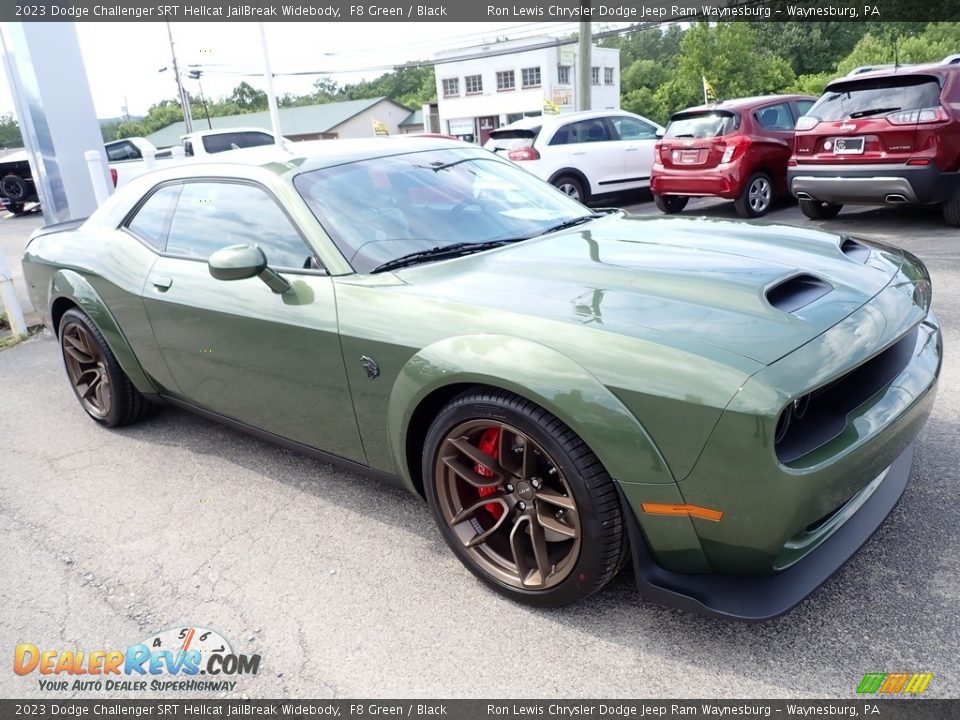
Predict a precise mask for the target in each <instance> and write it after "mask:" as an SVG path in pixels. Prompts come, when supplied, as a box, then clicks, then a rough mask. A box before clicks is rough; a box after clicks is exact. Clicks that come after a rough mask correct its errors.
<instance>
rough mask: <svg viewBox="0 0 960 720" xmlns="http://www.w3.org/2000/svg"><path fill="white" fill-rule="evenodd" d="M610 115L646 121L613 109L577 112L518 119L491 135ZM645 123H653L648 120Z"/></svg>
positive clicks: (627, 112) (550, 126)
mask: <svg viewBox="0 0 960 720" xmlns="http://www.w3.org/2000/svg"><path fill="white" fill-rule="evenodd" d="M611 115H626V116H628V117H639V118H641V119H643V120H646V118H642V116H640V115H637V114H636V113H632V112H629V111H627V110H615V109H613V108H608V109H606V110H579V111H577V112H568V113H559V114H557V115H536V116H534V117H525V118H520V119H519V120H515V121H514V122H512V123H508V124H506V125H501V126H500V127H498V128H497V129H496V130H493V131H492V132H491V134H492V133H495V132H497V130H533V129H536V128H538V127H543V128H547V129H550V128H553V127H554V126H556V125H561V124H566V123H568V122H575V121H577V120H589V119H591V118H599V117H609V116H611ZM647 122H653V121H652V120H648V121H647ZM657 124H659V123H657Z"/></svg>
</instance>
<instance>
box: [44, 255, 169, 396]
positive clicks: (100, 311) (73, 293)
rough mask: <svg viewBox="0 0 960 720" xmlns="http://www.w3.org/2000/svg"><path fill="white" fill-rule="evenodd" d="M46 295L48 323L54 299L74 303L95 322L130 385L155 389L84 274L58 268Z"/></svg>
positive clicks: (146, 391) (148, 392)
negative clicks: (48, 298)
mask: <svg viewBox="0 0 960 720" xmlns="http://www.w3.org/2000/svg"><path fill="white" fill-rule="evenodd" d="M49 297H50V298H51V300H50V311H51V326H52V320H53V314H52V311H53V307H54V305H55V304H56V302H57V301H58V300H60V299H66V300H69V301H70V302H72V303H74V304H75V305H77V306H78V307H79V308H80V309H81V310H83V312H84V313H85V314H86V315H87V317H89V318H90V320H91V321H92V322H93V324H94V325H96V326H97V329H98V330H99V331H100V333H101V334H102V335H103V337H104V339H105V340H106V341H107V345H108V346H109V347H110V350H111V352H113V354H114V356H115V357H116V358H117V362H118V363H120V367H121V369H122V370H123V371H124V372H125V373H126V374H127V377H128V378H129V379H130V382H131V383H133V386H134V387H135V388H136V389H137V390H138V391H139V392H141V393H143V394H144V395H155V394H156V393H157V388H156V387H155V386H154V384H153V381H152V380H150V378H149V376H148V375H147V373H146V372H144V370H143V368H142V367H141V365H140V361H139V360H137V356H136V355H135V354H134V352H133V348H131V347H130V343H128V342H127V338H126V337H125V336H124V334H123V332H122V331H121V330H120V326H119V325H118V324H117V321H116V319H114V317H113V314H112V313H111V312H110V310H109V308H107V304H106V303H105V302H104V301H103V298H101V297H100V294H99V293H98V292H97V291H96V290H95V289H94V287H93V286H92V285H91V284H90V283H89V282H88V281H87V279H86V278H84V277H83V276H82V275H81V274H80V273H78V272H75V271H73V270H58V271H57V272H56V273H54V274H53V277H52V278H51V282H50V294H49Z"/></svg>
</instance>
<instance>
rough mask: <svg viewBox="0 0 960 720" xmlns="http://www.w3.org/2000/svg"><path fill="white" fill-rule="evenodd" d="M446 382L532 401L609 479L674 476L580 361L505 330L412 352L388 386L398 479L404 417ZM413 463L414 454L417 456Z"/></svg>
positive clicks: (406, 465)
mask: <svg viewBox="0 0 960 720" xmlns="http://www.w3.org/2000/svg"><path fill="white" fill-rule="evenodd" d="M453 385H486V386H490V387H495V388H499V389H502V390H507V391H509V392H512V393H515V394H516V395H518V396H520V397H523V398H525V399H527V400H529V401H531V402H534V403H536V404H537V405H539V406H540V407H542V408H544V409H545V410H547V411H548V412H550V413H552V414H553V415H555V416H556V417H558V418H559V419H560V420H562V421H563V422H564V423H565V424H566V425H568V426H569V427H570V428H572V429H573V430H574V431H575V432H576V433H577V434H578V435H579V436H580V438H581V439H582V440H583V441H584V442H585V443H586V444H587V446H588V447H590V449H591V450H592V451H593V452H594V454H595V455H596V456H597V457H598V458H599V460H600V462H602V463H603V466H604V467H605V468H606V470H607V472H608V473H610V475H611V477H613V478H614V479H616V480H617V481H621V482H623V481H626V482H637V481H638V480H637V479H635V478H636V476H637V474H638V473H639V474H641V475H642V476H643V477H642V482H644V483H655V484H661V483H663V484H665V483H671V484H672V483H674V482H675V480H674V478H673V475H672V474H671V472H670V470H669V468H668V467H667V464H666V462H665V461H664V459H663V456H662V455H661V454H660V451H659V449H658V448H657V447H656V445H655V444H654V442H653V439H652V438H651V437H650V435H649V434H648V433H647V431H646V430H645V429H644V428H643V426H642V425H641V424H640V422H639V421H638V420H637V418H636V417H635V416H634V415H633V414H632V413H631V412H630V411H629V410H628V409H627V408H626V406H624V405H623V403H621V402H620V400H619V399H618V398H617V397H616V396H615V395H614V394H613V393H612V392H610V391H609V390H608V389H607V388H606V387H605V386H604V385H603V383H601V382H600V381H599V380H597V378H595V377H594V376H593V375H591V374H590V373H589V372H588V371H587V370H586V369H584V368H583V367H582V366H580V365H579V364H577V363H576V362H574V361H573V360H571V359H570V358H568V357H567V356H565V355H563V354H562V353H559V352H557V351H556V350H553V349H552V348H549V347H547V346H545V345H541V344H539V343H535V342H532V341H530V340H525V339H522V338H517V337H511V336H506V335H467V336H459V337H453V338H447V339H444V340H441V341H438V342H436V343H434V344H432V345H428V346H427V347H425V348H423V349H422V350H421V351H420V352H418V353H416V354H415V355H414V356H413V357H412V358H410V360H409V361H408V362H407V363H406V365H404V367H403V368H402V369H401V371H400V373H399V375H398V376H397V380H396V382H395V383H394V386H393V389H392V391H391V393H390V401H389V405H388V410H387V429H388V437H389V441H390V451H391V454H392V455H393V458H394V461H395V463H396V467H397V469H398V470H399V472H400V475H401V478H402V480H403V483H404V484H405V485H406V486H407V488H408V489H409V490H411V491H413V492H417V493H419V478H414V477H412V475H411V472H410V467H411V463H410V459H411V458H409V457H408V453H407V438H408V435H409V434H410V432H411V420H412V419H413V417H414V415H415V412H416V410H417V408H418V407H420V405H421V403H423V402H424V401H425V400H426V399H427V398H428V397H429V396H430V395H431V394H433V393H435V392H437V391H439V390H443V389H444V388H449V387H450V386H453ZM417 464H419V458H417Z"/></svg>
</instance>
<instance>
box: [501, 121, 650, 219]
mask: <svg viewBox="0 0 960 720" xmlns="http://www.w3.org/2000/svg"><path fill="white" fill-rule="evenodd" d="M662 134H663V127H662V126H660V125H658V124H657V123H655V122H653V121H652V120H648V119H647V118H645V117H641V116H640V115H634V114H632V113H628V112H621V111H619V110H589V111H586V112H574V113H566V114H563V115H543V116H538V117H529V118H523V119H521V120H517V121H516V122H513V123H510V124H509V125H504V126H503V127H501V128H500V129H498V130H493V131H492V132H491V133H490V139H489V140H487V142H486V143H484V148H486V149H487V150H491V151H493V152H495V153H501V154H503V155H505V156H506V157H507V158H509V159H510V160H512V161H514V162H516V163H520V165H521V166H522V167H523V168H524V169H525V170H529V171H530V172H532V173H533V174H534V175H536V176H537V177H539V178H541V179H542V180H546V181H547V182H548V183H550V184H551V185H554V186H556V187H558V188H559V189H560V190H562V191H563V192H565V193H566V194H567V195H569V196H570V197H572V198H574V199H576V200H579V201H580V202H582V203H586V202H589V201H590V200H591V199H593V198H595V197H597V196H599V195H605V194H608V193H613V192H621V191H624V190H635V189H638V188H645V187H647V186H649V184H650V166H651V165H652V164H653V146H654V145H655V144H656V142H657V138H658V137H660V136H661V135H662Z"/></svg>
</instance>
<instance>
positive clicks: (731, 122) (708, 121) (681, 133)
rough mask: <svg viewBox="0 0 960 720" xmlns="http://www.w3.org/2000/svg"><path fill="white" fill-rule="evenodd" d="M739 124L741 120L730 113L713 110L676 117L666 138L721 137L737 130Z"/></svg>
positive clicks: (668, 128) (668, 126) (671, 122)
mask: <svg viewBox="0 0 960 720" xmlns="http://www.w3.org/2000/svg"><path fill="white" fill-rule="evenodd" d="M739 124H740V123H739V118H738V117H737V116H736V115H734V114H733V113H730V112H717V111H715V110H712V111H709V112H701V113H686V114H683V115H674V116H673V118H672V119H671V120H670V124H669V125H667V132H666V134H665V135H664V137H668V138H677V137H692V138H712V137H720V136H721V135H726V134H727V133H730V132H733V131H734V130H736V129H737V126H738V125H739Z"/></svg>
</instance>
